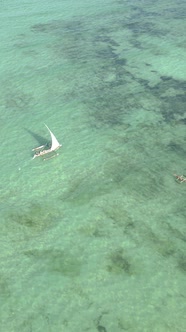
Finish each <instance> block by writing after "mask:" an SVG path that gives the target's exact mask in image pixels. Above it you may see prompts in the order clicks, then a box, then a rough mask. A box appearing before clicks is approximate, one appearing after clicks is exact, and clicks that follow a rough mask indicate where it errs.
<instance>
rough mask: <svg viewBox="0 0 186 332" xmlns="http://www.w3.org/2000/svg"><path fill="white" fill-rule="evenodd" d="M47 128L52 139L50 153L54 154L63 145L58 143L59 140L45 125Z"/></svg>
mask: <svg viewBox="0 0 186 332" xmlns="http://www.w3.org/2000/svg"><path fill="white" fill-rule="evenodd" d="M45 126H46V127H47V129H48V131H49V133H50V136H51V139H52V143H51V148H50V151H51V152H52V151H55V150H57V149H59V148H60V146H61V144H60V143H59V142H58V140H57V138H56V137H55V136H54V134H53V133H52V132H51V130H50V129H49V128H48V126H47V125H46V124H45Z"/></svg>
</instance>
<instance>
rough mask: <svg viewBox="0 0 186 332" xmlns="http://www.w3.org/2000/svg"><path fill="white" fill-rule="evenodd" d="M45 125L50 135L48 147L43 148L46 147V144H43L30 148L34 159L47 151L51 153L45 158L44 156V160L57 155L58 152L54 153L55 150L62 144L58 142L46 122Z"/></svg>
mask: <svg viewBox="0 0 186 332" xmlns="http://www.w3.org/2000/svg"><path fill="white" fill-rule="evenodd" d="M45 126H46V128H47V129H48V131H49V133H50V136H51V145H50V148H48V149H45V148H46V147H47V144H44V145H41V146H38V147H37V148H35V149H32V151H35V154H34V156H33V159H35V158H36V157H43V156H45V155H47V154H48V153H50V154H51V155H49V156H48V157H47V158H44V160H46V159H50V158H53V157H56V156H58V155H59V154H58V153H56V150H58V149H59V148H60V147H61V146H62V144H60V143H59V142H58V140H57V138H56V137H55V136H54V134H53V133H52V132H51V130H50V129H49V128H48V126H47V125H46V124H45ZM52 153H53V154H52Z"/></svg>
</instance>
